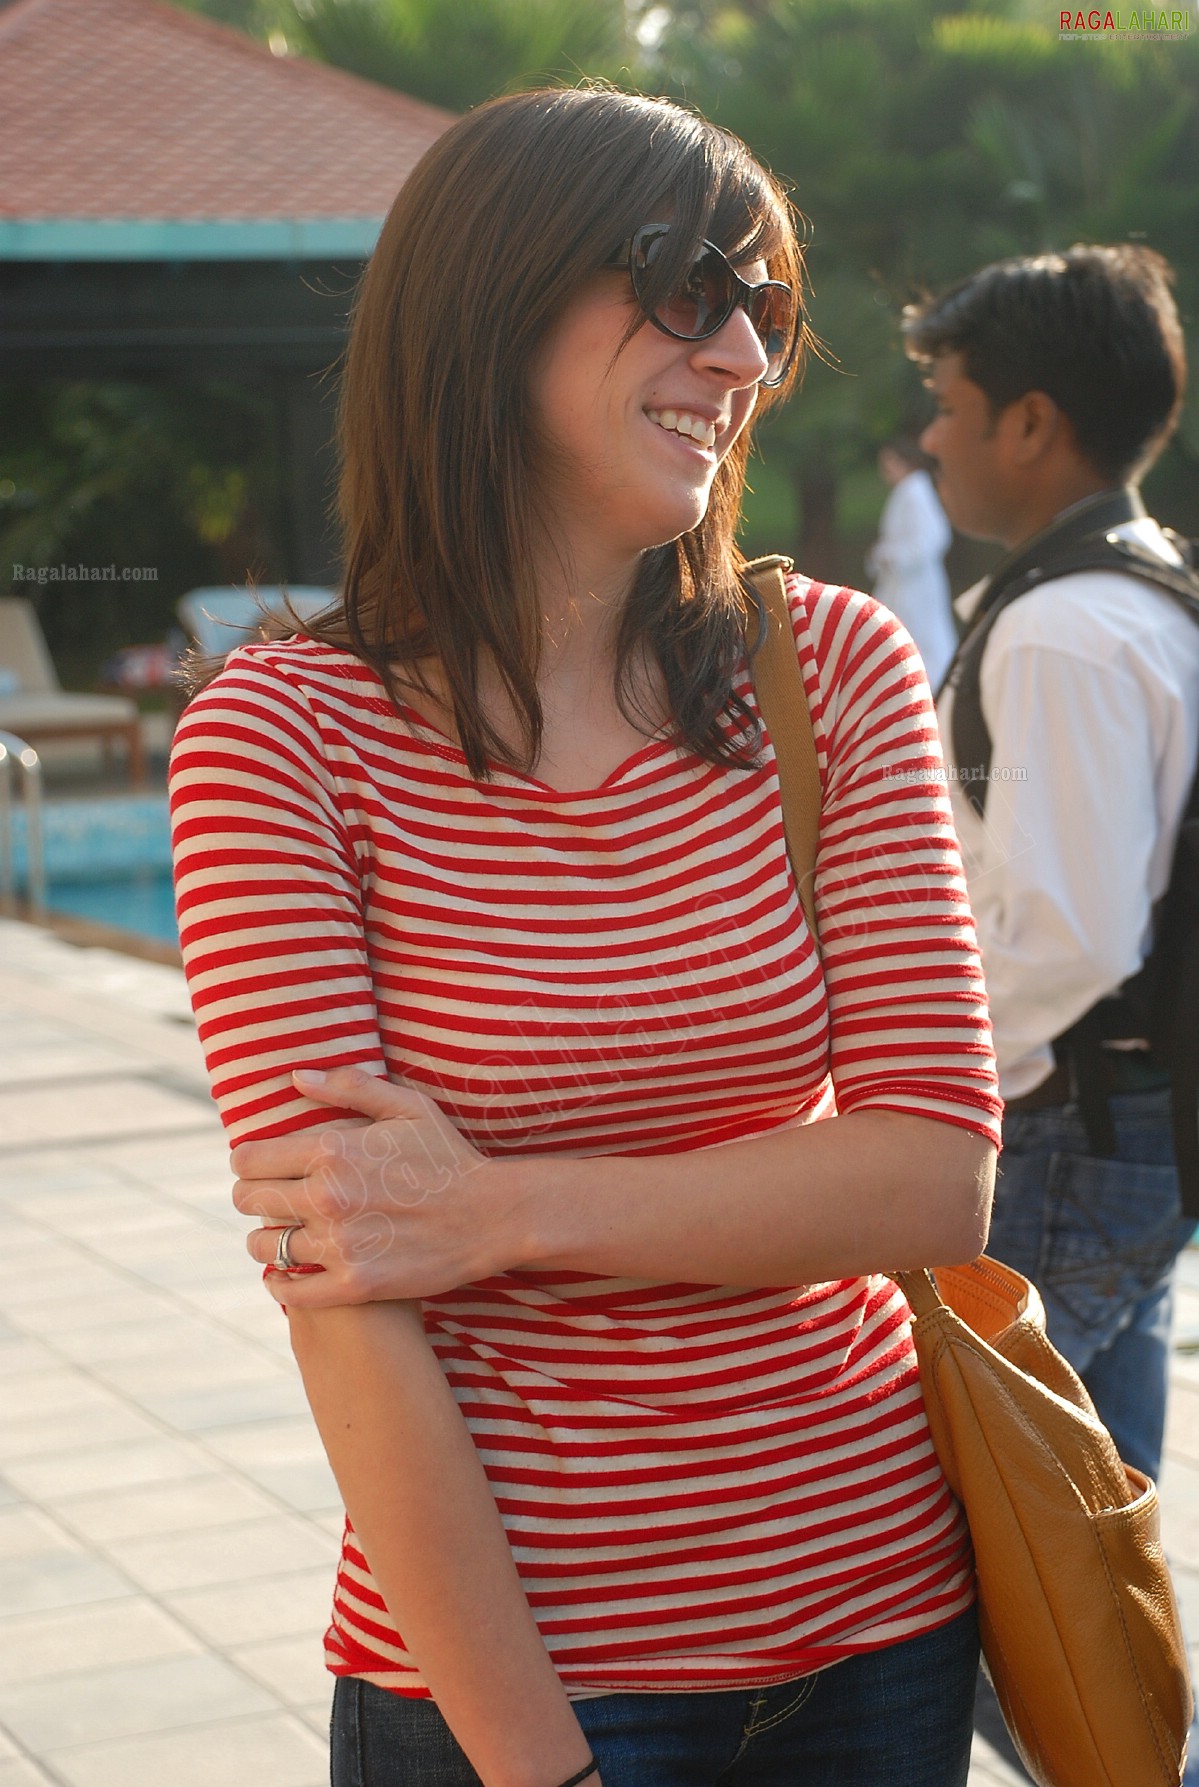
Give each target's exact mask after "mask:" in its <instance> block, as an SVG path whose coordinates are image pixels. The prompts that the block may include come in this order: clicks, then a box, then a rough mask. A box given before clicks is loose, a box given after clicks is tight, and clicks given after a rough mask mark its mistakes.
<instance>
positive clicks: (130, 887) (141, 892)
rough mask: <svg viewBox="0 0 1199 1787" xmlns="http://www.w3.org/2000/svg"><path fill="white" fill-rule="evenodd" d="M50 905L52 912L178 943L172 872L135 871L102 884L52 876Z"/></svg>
mask: <svg viewBox="0 0 1199 1787" xmlns="http://www.w3.org/2000/svg"><path fill="white" fill-rule="evenodd" d="M46 904H47V906H48V907H49V908H50V910H51V911H52V912H65V913H68V914H69V915H70V917H72V918H86V919H88V920H90V921H91V923H92V924H101V925H112V926H115V927H116V928H117V929H118V930H122V931H136V932H137V934H138V936H139V937H153V938H155V939H156V941H158V942H160V943H177V942H178V941H179V930H178V927H177V925H176V923H175V896H174V891H173V889H172V887H171V876H170V871H169V870H163V869H145V870H140V871H139V870H133V871H132V872H131V873H130V874H128V875H124V876H115V877H113V878H112V879H106V880H99V881H72V880H66V879H60V878H58V877H56V876H52V877H51V878H50V880H49V882H48V884H47V888H46Z"/></svg>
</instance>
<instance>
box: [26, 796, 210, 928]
mask: <svg viewBox="0 0 1199 1787" xmlns="http://www.w3.org/2000/svg"><path fill="white" fill-rule="evenodd" d="M42 833H43V848H44V855H45V864H46V905H47V906H48V907H49V908H50V910H51V911H52V912H59V913H66V914H68V915H69V916H70V917H72V918H83V919H88V920H90V921H91V922H92V923H93V924H103V925H111V926H114V927H116V928H117V929H118V930H123V931H133V932H136V933H137V935H138V936H141V937H151V938H153V939H154V940H155V941H156V942H160V943H177V942H178V940H179V934H178V931H177V930H176V927H175V909H174V902H173V899H172V896H171V836H170V821H169V818H168V814H167V797H166V795H165V794H135V795H112V796H110V797H108V798H106V799H101V800H62V801H55V800H51V801H47V803H46V806H45V808H44V810H43V815H42ZM26 857H27V848H26V816H25V812H24V810H23V808H17V809H16V811H14V813H13V862H14V868H15V870H16V875H17V882H18V885H24V883H25V880H26V873H27V871H26Z"/></svg>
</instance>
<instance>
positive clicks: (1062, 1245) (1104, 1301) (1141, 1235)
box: [1037, 1154, 1193, 1349]
mask: <svg viewBox="0 0 1199 1787" xmlns="http://www.w3.org/2000/svg"><path fill="white" fill-rule="evenodd" d="M1045 1214H1046V1229H1045V1242H1044V1252H1043V1254H1042V1259H1041V1267H1040V1271H1039V1273H1038V1275H1037V1286H1038V1289H1039V1290H1040V1291H1041V1293H1042V1295H1043V1296H1044V1297H1045V1299H1046V1302H1047V1303H1048V1302H1051V1301H1052V1302H1056V1303H1058V1304H1060V1305H1061V1307H1062V1308H1063V1309H1064V1310H1065V1311H1066V1313H1067V1314H1068V1315H1069V1317H1070V1319H1071V1321H1072V1323H1073V1324H1074V1326H1075V1327H1076V1328H1077V1329H1078V1331H1079V1332H1080V1334H1082V1335H1084V1336H1085V1337H1086V1338H1087V1339H1088V1340H1089V1341H1090V1343H1091V1345H1092V1346H1093V1347H1095V1348H1096V1349H1098V1348H1102V1347H1106V1346H1109V1345H1110V1344H1111V1342H1112V1341H1113V1340H1114V1339H1115V1337H1116V1335H1117V1334H1119V1332H1120V1331H1121V1329H1122V1328H1123V1327H1124V1326H1125V1325H1126V1323H1127V1322H1128V1320H1129V1319H1130V1316H1131V1313H1132V1310H1133V1308H1134V1306H1135V1305H1136V1304H1137V1303H1139V1302H1140V1300H1141V1299H1142V1298H1143V1297H1145V1296H1148V1294H1149V1293H1150V1292H1151V1291H1153V1290H1155V1289H1156V1288H1157V1287H1158V1286H1159V1285H1160V1284H1161V1282H1162V1280H1163V1279H1164V1278H1165V1277H1166V1276H1167V1275H1168V1273H1169V1272H1170V1269H1171V1267H1172V1266H1173V1264H1174V1261H1175V1259H1176V1258H1177V1256H1178V1254H1179V1253H1180V1252H1181V1251H1182V1249H1183V1247H1185V1246H1186V1243H1187V1241H1188V1239H1189V1237H1190V1234H1191V1229H1192V1226H1193V1225H1192V1224H1190V1223H1187V1222H1184V1221H1183V1220H1182V1217H1181V1215H1180V1213H1179V1204H1178V1177H1177V1174H1176V1173H1175V1170H1174V1168H1173V1167H1172V1166H1146V1165H1144V1164H1141V1163H1136V1162H1132V1161H1126V1160H1103V1159H1098V1158H1096V1157H1095V1156H1093V1155H1083V1154H1055V1155H1054V1156H1053V1157H1052V1159H1051V1160H1050V1163H1049V1175H1048V1183H1047V1198H1046V1212H1045ZM1051 1332H1052V1328H1051Z"/></svg>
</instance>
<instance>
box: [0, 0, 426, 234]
mask: <svg viewBox="0 0 1199 1787" xmlns="http://www.w3.org/2000/svg"><path fill="white" fill-rule="evenodd" d="M0 94H2V95H3V100H2V103H0V217H4V218H68V217H69V218H131V219H169V220H188V221H191V220H201V219H208V220H217V219H220V220H234V219H255V220H264V219H278V218H324V217H339V218H343V217H379V216H382V214H383V213H384V212H385V211H386V210H387V209H388V207H389V206H390V204H391V201H392V199H393V198H394V197H395V194H396V192H397V191H398V189H399V188H400V186H401V185H402V184H403V182H404V180H405V178H406V177H407V175H408V174H409V172H410V171H411V169H412V167H413V165H414V164H415V163H416V161H417V160H418V159H419V157H420V156H421V155H422V154H423V153H424V151H425V150H426V149H427V148H428V146H429V144H430V143H432V142H433V141H434V139H435V138H436V137H438V136H440V134H441V132H442V131H443V130H444V129H445V128H446V126H447V125H448V124H450V123H451V122H452V114H451V113H449V112H444V111H441V110H440V109H439V108H438V107H436V106H430V105H425V104H423V103H422V102H421V101H419V100H415V99H408V98H407V97H406V96H405V95H403V94H400V93H395V92H393V91H391V89H389V88H386V87H379V86H376V85H374V83H373V82H370V81H364V80H360V79H359V78H358V77H357V76H356V75H350V74H345V73H343V72H342V71H341V70H340V69H333V68H327V67H325V66H324V65H322V64H320V63H317V62H310V61H307V60H304V59H302V58H300V57H279V56H273V55H272V54H271V52H270V51H269V50H268V49H266V48H265V47H264V46H263V45H261V44H258V43H255V42H252V41H251V39H250V38H248V37H243V36H242V35H241V34H240V33H239V32H237V31H232V30H229V29H227V28H226V27H225V26H223V25H217V24H214V23H213V22H212V21H211V20H209V19H204V18H198V17H197V16H196V15H195V14H193V13H187V12H180V11H178V10H177V9H176V8H174V7H171V6H166V5H162V4H160V3H159V0H17V4H16V5H13V6H11V7H8V8H7V9H4V10H0Z"/></svg>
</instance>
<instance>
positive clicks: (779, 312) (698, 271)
mask: <svg viewBox="0 0 1199 1787" xmlns="http://www.w3.org/2000/svg"><path fill="white" fill-rule="evenodd" d="M669 234H670V225H669V224H668V223H643V224H642V226H641V228H640V229H639V230H636V231H634V233H633V235H632V237H631V238H630V239H629V241H628V242H625V243H622V244H621V246H620V248H618V249H617V251H616V253H615V254H614V255H613V257H612V260H611V261H610V263H609V265H610V266H613V267H627V268H628V273H629V278H630V279H631V280H632V282H633V290H634V292H635V293H636V295H637V298H638V300H639V302H641V303H642V306H643V308H644V309H645V312H646V315H647V316H648V318H649V320H650V322H651V323H653V325H654V327H655V328H656V329H661V331H662V333H663V335H672V336H673V337H674V339H675V340H676V341H706V340H707V339H708V337H709V335H715V334H716V331H717V330H718V329H723V327H724V325H725V324H726V323H727V322H728V320H729V318H730V317H731V316H732V314H733V312H734V310H736V308H737V306H738V305H741V307H742V308H743V310H744V311H745V314H746V315H747V316H748V318H749V320H750V322H751V323H752V324H753V327H754V331H755V333H756V335H757V337H758V340H759V341H760V342H761V343H762V348H763V351H764V352H765V355H766V370H765V372H764V373H763V374H762V377H761V380H760V383H761V384H763V385H781V384H782V382H783V380H784V379H785V378H786V376H787V371H788V368H789V367H790V365H791V361H792V358H793V357H794V354H795V349H796V346H797V345H798V341H799V329H798V322H799V304H798V301H797V299H796V295H795V293H794V292H793V291H792V289H791V287H790V286H789V285H784V284H783V282H782V281H781V280H778V279H764V280H763V281H762V283H761V284H760V285H749V284H747V282H746V281H745V280H744V279H742V277H741V275H740V274H739V273H738V272H737V271H736V269H735V268H734V267H732V266H731V265H730V263H729V261H728V260H727V259H726V258H725V256H724V255H723V254H722V253H721V252H720V250H719V248H717V247H716V245H715V243H714V242H701V243H700V247H699V253H698V254H697V255H696V257H695V259H694V260H693V261H692V263H691V265H690V266H689V267H688V268H687V270H686V272H685V273H684V274H683V277H682V280H681V282H680V283H679V285H678V287H677V289H676V290H675V291H673V292H669V293H667V295H666V297H664V298H663V299H661V300H660V302H659V303H657V304H656V305H655V306H654V307H653V308H652V309H650V307H649V306H648V305H646V304H645V301H644V292H645V288H646V286H647V284H648V283H649V278H650V274H651V271H652V269H653V265H654V262H655V261H656V260H657V258H658V256H659V254H660V253H661V251H662V244H663V243H664V242H665V240H666V238H667V236H668V235H669Z"/></svg>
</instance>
